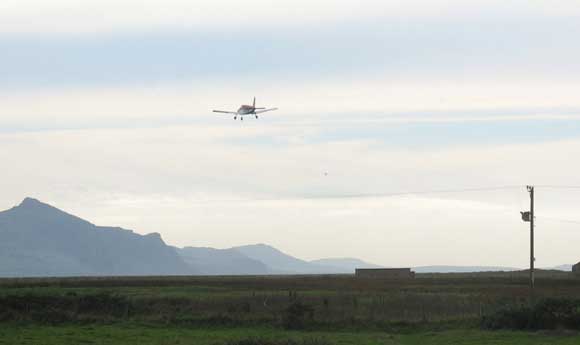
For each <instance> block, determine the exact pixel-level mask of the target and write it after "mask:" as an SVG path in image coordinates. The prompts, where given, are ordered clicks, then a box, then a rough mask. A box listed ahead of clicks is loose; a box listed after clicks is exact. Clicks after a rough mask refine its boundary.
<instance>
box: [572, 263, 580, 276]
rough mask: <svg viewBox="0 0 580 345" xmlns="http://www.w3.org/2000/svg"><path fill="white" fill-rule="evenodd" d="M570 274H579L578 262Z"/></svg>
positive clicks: (579, 264) (579, 266) (579, 265)
mask: <svg viewBox="0 0 580 345" xmlns="http://www.w3.org/2000/svg"><path fill="white" fill-rule="evenodd" d="M572 272H574V274H580V262H579V263H577V264H576V265H574V266H572Z"/></svg>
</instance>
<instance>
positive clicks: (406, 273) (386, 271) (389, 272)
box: [355, 268, 415, 279]
mask: <svg viewBox="0 0 580 345" xmlns="http://www.w3.org/2000/svg"><path fill="white" fill-rule="evenodd" d="M355 276H356V277H357V278H375V279H413V278H415V272H413V271H411V269H410V268H357V269H356V270H355Z"/></svg>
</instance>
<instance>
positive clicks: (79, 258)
mask: <svg viewBox="0 0 580 345" xmlns="http://www.w3.org/2000/svg"><path fill="white" fill-rule="evenodd" d="M191 272H192V269H191V268H190V267H189V266H188V265H187V264H186V263H185V262H184V261H183V260H182V259H181V257H180V256H179V255H178V254H177V252H176V251H175V249H173V248H171V247H169V246H167V245H166V244H165V243H164V242H163V240H162V239H161V236H160V235H159V234H158V233H152V234H149V235H145V236H143V235H139V234H136V233H134V232H132V231H130V230H125V229H121V228H113V227H101V226H96V225H94V224H91V223H89V222H87V221H85V220H83V219H80V218H78V217H75V216H73V215H70V214H68V213H65V212H63V211H61V210H58V209H56V208H54V207H52V206H50V205H47V204H44V203H42V202H40V201H38V200H35V199H32V198H26V199H24V201H23V202H22V203H21V204H20V205H18V206H16V207H13V208H12V209H9V210H7V211H3V212H0V276H4V277H7V276H8V277H14V276H86V275H161V274H189V273H191Z"/></svg>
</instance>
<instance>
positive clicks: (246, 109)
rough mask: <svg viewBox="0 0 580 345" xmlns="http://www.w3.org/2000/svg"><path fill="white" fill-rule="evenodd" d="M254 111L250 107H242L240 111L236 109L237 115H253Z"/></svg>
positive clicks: (254, 109)
mask: <svg viewBox="0 0 580 345" xmlns="http://www.w3.org/2000/svg"><path fill="white" fill-rule="evenodd" d="M255 111H256V108H254V107H253V106H251V105H242V106H241V107H240V109H238V114H240V115H250V114H254V113H255Z"/></svg>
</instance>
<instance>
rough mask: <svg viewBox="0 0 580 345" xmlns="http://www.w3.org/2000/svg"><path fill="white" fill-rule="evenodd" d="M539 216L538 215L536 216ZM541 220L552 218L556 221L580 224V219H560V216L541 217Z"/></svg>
mask: <svg viewBox="0 0 580 345" xmlns="http://www.w3.org/2000/svg"><path fill="white" fill-rule="evenodd" d="M536 218H538V217H536ZM539 219H540V220H542V219H545V220H551V221H555V222H560V223H571V224H580V220H570V219H560V218H552V217H543V216H542V217H539Z"/></svg>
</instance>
